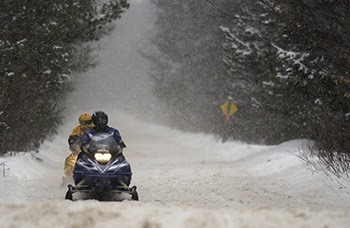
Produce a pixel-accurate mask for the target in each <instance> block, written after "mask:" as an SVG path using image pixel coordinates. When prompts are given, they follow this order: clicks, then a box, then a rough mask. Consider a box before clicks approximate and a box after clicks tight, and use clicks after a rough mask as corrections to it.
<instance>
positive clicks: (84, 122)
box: [78, 112, 92, 130]
mask: <svg viewBox="0 0 350 228" xmlns="http://www.w3.org/2000/svg"><path fill="white" fill-rule="evenodd" d="M78 120H79V123H80V125H81V128H83V129H84V130H88V129H90V128H92V117H91V115H90V114H89V113H86V112H85V113H83V114H81V115H80V116H79V119H78Z"/></svg>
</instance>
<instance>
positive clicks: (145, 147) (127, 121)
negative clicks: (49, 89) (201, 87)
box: [0, 110, 350, 227]
mask: <svg viewBox="0 0 350 228" xmlns="http://www.w3.org/2000/svg"><path fill="white" fill-rule="evenodd" d="M109 113H110V117H111V118H110V119H111V126H116V127H117V128H118V129H119V130H120V131H121V133H122V135H123V138H124V140H125V141H126V143H127V146H128V147H127V149H126V150H125V156H126V158H127V159H128V160H129V161H130V163H131V165H132V169H133V173H134V175H133V181H132V184H136V185H137V186H138V191H139V195H140V202H129V201H123V202H98V201H95V200H87V201H76V202H69V201H65V200H64V199H63V198H64V194H65V191H66V189H60V188H59V185H60V181H61V179H60V178H61V176H62V173H63V170H62V166H63V160H64V158H65V156H66V155H67V154H68V149H67V146H66V139H65V138H66V135H65V134H69V130H68V128H69V127H68V126H65V127H63V128H62V129H61V130H60V135H59V136H58V137H56V138H55V139H54V140H53V141H51V142H49V141H48V142H46V143H45V144H44V145H43V146H42V147H41V149H40V152H39V154H35V153H27V154H25V155H21V154H20V155H17V156H16V157H5V158H3V159H2V160H4V161H6V164H7V167H9V168H10V170H8V171H7V173H6V177H5V178H4V177H0V178H1V183H2V184H1V187H0V194H1V197H0V224H1V227H37V226H39V227H40V226H41V227H45V226H48V225H49V226H52V227H81V226H87V227H102V226H105V225H107V226H112V225H113V224H120V225H122V226H125V227H244V226H248V227H261V225H263V226H270V227H281V226H283V227H286V226H290V227H295V226H299V227H301V226H303V227H320V226H324V225H328V226H331V227H347V226H348V224H349V222H350V217H349V215H350V199H349V193H348V191H349V189H347V188H349V187H350V186H349V184H348V183H347V182H345V183H344V184H345V185H344V186H343V187H341V186H340V185H339V184H338V182H337V181H332V180H330V179H329V178H326V176H325V175H324V174H322V173H314V174H312V172H311V171H310V170H309V169H308V167H307V166H306V165H305V164H303V163H302V162H301V161H300V160H299V158H297V157H296V156H295V155H293V153H298V150H299V145H300V142H301V141H293V142H287V143H285V144H282V145H279V146H274V147H270V146H254V145H247V144H244V143H239V142H230V143H225V144H222V143H220V142H217V141H216V140H215V139H214V138H213V137H212V136H206V135H201V134H190V133H184V132H181V131H177V130H171V129H169V128H166V127H162V126H157V125H153V124H147V123H143V122H139V121H137V120H136V119H134V118H133V117H130V116H127V115H123V114H120V113H117V112H113V111H112V110H109ZM67 130H68V131H67ZM38 157H39V158H41V159H43V160H42V161H40V159H39V160H38V159H37V158H38Z"/></svg>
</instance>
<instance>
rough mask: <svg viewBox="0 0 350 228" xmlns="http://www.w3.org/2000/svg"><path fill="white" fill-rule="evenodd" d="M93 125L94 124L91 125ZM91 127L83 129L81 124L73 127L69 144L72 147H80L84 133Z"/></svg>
mask: <svg viewBox="0 0 350 228" xmlns="http://www.w3.org/2000/svg"><path fill="white" fill-rule="evenodd" d="M91 127H92V126H91ZM88 130H90V129H86V130H85V129H83V128H82V127H81V125H78V126H76V127H75V128H73V130H72V133H71V134H70V136H69V138H68V144H69V146H70V147H80V139H81V137H83V135H84V133H85V132H86V131H88Z"/></svg>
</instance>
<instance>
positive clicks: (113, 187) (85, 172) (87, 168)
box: [65, 132, 139, 200]
mask: <svg viewBox="0 0 350 228" xmlns="http://www.w3.org/2000/svg"><path fill="white" fill-rule="evenodd" d="M122 151H123V148H120V146H118V144H117V142H116V140H115V139H114V137H113V136H112V135H111V134H109V133H106V132H101V133H97V134H96V135H94V136H93V137H92V139H91V141H90V143H89V145H88V146H87V149H84V150H82V152H81V153H80V154H79V156H78V159H77V162H76V164H75V167H74V170H73V179H74V183H75V185H74V186H73V185H71V184H69V185H68V191H67V193H66V197H65V199H67V200H73V194H74V193H76V192H80V193H87V194H94V195H101V194H111V193H112V194H117V193H127V194H129V195H131V200H139V196H138V193H137V191H136V189H137V187H136V186H133V187H129V185H130V182H131V176H132V172H131V167H130V163H129V162H128V161H127V160H126V159H125V157H124V155H123V153H122Z"/></svg>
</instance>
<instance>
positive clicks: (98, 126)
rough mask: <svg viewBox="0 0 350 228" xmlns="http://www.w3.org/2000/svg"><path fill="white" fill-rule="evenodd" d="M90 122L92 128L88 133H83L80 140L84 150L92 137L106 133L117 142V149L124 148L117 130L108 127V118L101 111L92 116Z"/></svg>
mask: <svg viewBox="0 0 350 228" xmlns="http://www.w3.org/2000/svg"><path fill="white" fill-rule="evenodd" d="M92 122H93V124H94V127H93V128H92V129H90V130H89V131H87V132H85V134H84V135H83V137H82V138H81V145H82V147H83V149H84V150H86V149H87V147H88V146H89V142H90V140H91V139H92V137H93V136H94V135H95V134H96V133H99V132H107V133H109V134H111V135H112V136H113V138H114V139H115V140H116V141H117V144H118V149H121V148H124V147H126V145H125V143H124V142H123V140H122V137H121V136H120V133H119V131H118V130H117V129H115V128H112V127H109V126H108V125H107V124H108V116H107V114H106V113H104V112H103V111H97V112H95V113H94V114H93V115H92Z"/></svg>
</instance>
